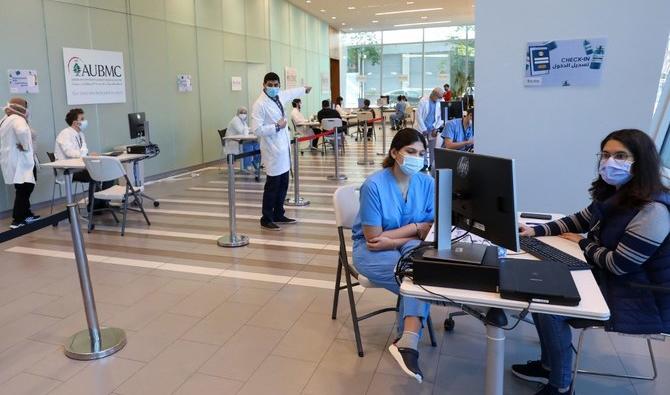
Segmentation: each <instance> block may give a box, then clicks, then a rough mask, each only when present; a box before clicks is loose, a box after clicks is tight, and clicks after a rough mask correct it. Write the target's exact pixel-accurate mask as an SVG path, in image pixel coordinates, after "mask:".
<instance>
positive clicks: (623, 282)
mask: <svg viewBox="0 0 670 395" xmlns="http://www.w3.org/2000/svg"><path fill="white" fill-rule="evenodd" d="M598 159H599V162H598V166H599V167H598V173H599V176H598V178H597V179H596V180H595V181H593V183H592V184H591V189H590V190H589V192H591V198H592V203H591V205H589V206H588V207H587V208H585V209H583V210H582V211H580V212H578V213H576V214H573V215H571V216H568V217H565V218H562V219H559V220H557V221H554V222H549V223H547V224H543V225H538V226H535V227H532V228H528V227H526V226H521V229H522V232H521V233H520V234H521V236H531V237H533V236H561V237H563V238H565V239H568V240H571V241H573V242H575V243H578V244H579V247H580V248H581V249H582V251H583V252H584V257H585V258H586V260H587V262H589V263H590V264H591V265H592V266H593V271H594V274H595V275H596V278H598V279H599V284H598V285H599V286H600V288H601V290H602V292H603V295H604V296H605V301H606V302H607V305H608V307H609V309H610V312H611V315H610V320H609V321H607V322H606V323H605V330H609V331H616V332H621V333H628V334H654V333H670V294H669V293H661V292H654V291H651V290H647V289H642V288H635V287H632V286H631V284H639V285H642V286H659V287H663V288H665V287H669V286H670V238H669V237H668V234H670V193H669V192H670V191H669V190H668V188H666V187H665V186H664V185H663V182H662V170H661V160H660V157H659V154H658V151H657V150H656V146H655V144H654V142H653V141H652V139H651V138H650V137H649V136H648V135H647V134H646V133H644V132H642V131H640V130H636V129H624V130H619V131H616V132H612V133H610V134H609V135H608V136H607V137H605V139H604V140H603V141H602V143H601V144H600V154H599V155H598ZM581 234H586V235H587V236H586V237H583V236H581ZM533 320H534V322H535V324H536V329H537V332H538V336H539V338H540V344H541V349H542V354H541V359H540V360H538V361H529V362H528V363H526V364H520V365H513V366H512V373H513V374H514V375H515V376H517V377H519V378H521V379H523V380H527V381H534V382H538V383H542V384H545V386H544V387H543V388H542V389H541V390H540V391H539V392H538V393H537V394H536V395H552V394H560V393H567V392H569V391H570V390H571V387H572V385H573V383H572V381H573V376H572V353H573V352H572V347H571V343H572V333H571V330H570V325H569V324H568V320H569V317H563V316H554V315H547V314H534V315H533Z"/></svg>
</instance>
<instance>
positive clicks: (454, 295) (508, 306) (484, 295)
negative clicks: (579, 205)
mask: <svg viewBox="0 0 670 395" xmlns="http://www.w3.org/2000/svg"><path fill="white" fill-rule="evenodd" d="M527 222H544V221H537V220H528V221H527ZM433 238H434V233H433V230H432V229H431V231H430V233H429V234H428V236H427V237H426V241H433ZM541 239H542V241H544V242H545V243H547V244H549V245H551V246H553V247H555V248H558V249H560V250H562V251H564V252H566V253H568V254H570V255H573V256H575V257H577V258H580V259H582V260H583V259H584V255H583V253H582V251H581V249H580V248H579V246H578V245H577V244H576V243H573V242H571V241H569V240H565V239H563V238H560V237H543V238H541ZM508 257H509V258H515V259H536V258H535V257H533V256H532V255H530V254H525V253H524V254H519V255H513V256H508ZM571 273H572V278H573V279H574V281H575V285H576V286H577V290H578V291H579V295H580V296H581V302H580V303H579V305H577V306H559V305H550V304H541V303H531V304H530V306H529V305H528V303H526V302H521V301H516V300H509V299H502V298H501V297H500V294H498V293H494V292H481V291H471V290H467V289H456V288H443V287H433V286H424V287H423V288H425V290H424V289H422V288H421V287H419V286H418V285H415V284H414V283H413V282H412V281H411V280H409V279H404V280H403V283H402V285H401V286H400V294H402V295H405V296H412V297H415V298H419V299H424V300H435V301H441V302H444V301H445V299H444V298H441V297H440V296H444V297H446V298H449V299H451V300H452V301H454V302H456V303H462V304H465V305H469V306H480V307H487V308H490V309H505V310H514V311H521V310H523V309H525V308H526V307H529V311H530V312H532V313H543V314H554V315H563V316H569V317H575V318H585V319H592V320H599V321H606V320H608V319H609V317H610V311H609V308H608V307H607V303H606V302H605V299H604V297H603V295H602V293H601V292H600V288H599V287H598V284H597V283H596V281H595V278H594V277H593V274H592V273H591V271H588V270H579V271H572V272H571ZM426 290H428V291H430V292H433V293H435V294H437V295H440V296H436V295H433V294H431V293H430V292H427V291H426ZM504 353H505V331H504V330H503V329H501V328H498V327H495V326H491V325H486V384H485V388H486V391H485V393H486V395H502V393H503V382H504V377H503V375H504V371H505V366H504V362H505V355H504Z"/></svg>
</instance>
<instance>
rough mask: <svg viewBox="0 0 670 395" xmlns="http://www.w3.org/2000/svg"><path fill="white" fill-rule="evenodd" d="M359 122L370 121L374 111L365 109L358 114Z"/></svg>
mask: <svg viewBox="0 0 670 395" xmlns="http://www.w3.org/2000/svg"><path fill="white" fill-rule="evenodd" d="M356 118H357V119H358V122H365V121H369V120H371V119H372V118H373V115H372V111H363V112H359V113H357V114H356Z"/></svg>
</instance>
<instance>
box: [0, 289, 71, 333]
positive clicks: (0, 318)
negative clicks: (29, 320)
mask: <svg viewBox="0 0 670 395" xmlns="http://www.w3.org/2000/svg"><path fill="white" fill-rule="evenodd" d="M56 299H58V297H56V296H53V295H45V294H39V293H35V292H33V293H29V294H27V295H25V296H22V297H20V298H18V299H16V300H14V301H11V302H9V303H7V304H5V305H3V306H0V327H1V326H2V325H5V324H7V323H9V322H11V321H14V320H16V319H18V318H20V317H21V316H23V315H25V314H27V313H30V312H31V311H32V312H35V311H36V310H38V309H39V308H40V307H42V306H44V305H48V304H49V303H50V302H53V301H54V300H56Z"/></svg>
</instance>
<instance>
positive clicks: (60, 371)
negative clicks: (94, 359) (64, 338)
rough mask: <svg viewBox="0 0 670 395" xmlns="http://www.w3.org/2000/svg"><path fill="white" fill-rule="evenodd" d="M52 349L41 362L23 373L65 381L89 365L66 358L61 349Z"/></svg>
mask: <svg viewBox="0 0 670 395" xmlns="http://www.w3.org/2000/svg"><path fill="white" fill-rule="evenodd" d="M53 347H54V350H53V351H51V352H49V353H47V354H46V355H45V356H44V358H42V359H41V360H39V361H37V362H35V363H33V364H31V365H30V366H29V367H28V368H27V369H26V370H25V372H27V373H32V374H36V375H38V376H42V377H48V378H52V379H55V380H59V381H67V380H69V379H70V378H72V376H74V375H75V374H77V373H79V372H80V371H81V370H82V369H84V368H85V367H86V366H87V365H88V364H89V362H88V361H76V360H74V359H70V358H68V357H66V356H65V353H64V352H63V348H62V347H59V346H53Z"/></svg>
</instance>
